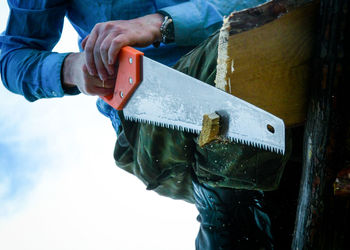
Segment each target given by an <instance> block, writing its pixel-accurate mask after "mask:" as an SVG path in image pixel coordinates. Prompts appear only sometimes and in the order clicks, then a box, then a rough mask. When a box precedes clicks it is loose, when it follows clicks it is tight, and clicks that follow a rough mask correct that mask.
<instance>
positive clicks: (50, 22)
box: [0, 0, 79, 101]
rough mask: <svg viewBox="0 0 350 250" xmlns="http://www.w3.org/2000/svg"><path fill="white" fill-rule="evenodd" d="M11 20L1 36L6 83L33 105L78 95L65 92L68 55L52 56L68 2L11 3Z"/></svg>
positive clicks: (0, 66)
mask: <svg viewBox="0 0 350 250" xmlns="http://www.w3.org/2000/svg"><path fill="white" fill-rule="evenodd" d="M8 3H9V7H10V13H9V19H8V24H7V28H6V30H5V31H4V32H3V33H2V34H1V35H0V70H1V77H2V82H3V84H4V85H5V87H6V88H7V89H9V90H10V91H12V92H14V93H17V94H20V95H23V96H24V97H25V98H26V99H27V100H29V101H35V100H37V99H39V98H50V97H61V96H63V95H64V94H65V93H66V94H77V93H79V91H78V90H77V88H73V89H70V90H69V91H66V92H65V91H64V90H63V88H62V84H61V68H62V64H63V61H64V59H65V57H66V56H67V55H68V53H54V52H51V50H52V49H53V47H54V46H55V45H56V43H57V42H58V40H59V38H60V36H61V32H62V28H63V20H64V16H65V14H66V9H67V4H66V3H65V1H62V0H61V1H59V0H50V1H18V0H9V1H8Z"/></svg>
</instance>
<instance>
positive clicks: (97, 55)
mask: <svg viewBox="0 0 350 250" xmlns="http://www.w3.org/2000/svg"><path fill="white" fill-rule="evenodd" d="M103 41H104V37H103V36H101V35H100V36H99V37H98V38H97V40H96V43H95V47H94V52H93V55H94V62H95V67H96V70H97V74H98V76H99V77H100V79H101V80H107V79H108V72H107V70H106V68H105V66H104V64H103V62H102V58H101V44H102V42H103Z"/></svg>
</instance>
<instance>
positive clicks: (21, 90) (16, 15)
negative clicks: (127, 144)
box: [0, 0, 266, 129]
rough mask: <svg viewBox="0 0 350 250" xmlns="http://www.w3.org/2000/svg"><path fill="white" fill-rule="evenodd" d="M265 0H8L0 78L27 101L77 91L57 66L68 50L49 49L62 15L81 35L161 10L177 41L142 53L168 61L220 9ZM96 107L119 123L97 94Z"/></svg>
mask: <svg viewBox="0 0 350 250" xmlns="http://www.w3.org/2000/svg"><path fill="white" fill-rule="evenodd" d="M265 1H266V0H236V1H224V0H207V1H204V0H191V1H185V0H152V1H149V0H27V1H23V0H8V4H9V7H10V13H9V19H8V24H7V28H6V30H5V31H4V32H3V33H2V34H1V35H0V70H1V77H2V82H3V84H4V85H5V87H6V88H7V89H9V90H10V91H12V92H14V93H17V94H20V95H23V96H24V97H25V98H26V99H27V100H28V101H35V100H37V99H40V98H51V97H62V96H64V95H65V94H78V93H79V91H78V90H77V89H76V88H73V89H70V90H66V91H65V90H63V88H62V85H61V68H62V64H63V61H64V59H65V57H66V56H67V55H68V53H54V52H51V50H52V49H53V47H54V46H55V45H56V43H57V42H58V40H59V38H60V35H61V31H62V27H63V20H64V17H65V16H66V17H67V18H68V19H69V21H70V22H71V23H72V25H73V27H74V28H75V30H76V31H77V33H78V34H79V37H80V41H82V39H84V38H85V37H86V36H87V35H88V34H89V33H90V31H91V30H92V28H93V27H94V25H95V24H96V23H99V22H105V21H109V20H128V19H133V18H136V17H140V16H144V15H147V14H152V13H155V12H157V11H163V12H165V13H167V14H169V15H170V16H171V17H172V19H173V22H174V28H175V43H174V44H169V45H162V46H161V47H160V48H154V47H153V46H149V47H147V48H142V49H140V50H142V51H143V52H144V53H145V56H148V57H150V58H152V59H154V60H157V61H159V62H161V63H164V64H167V65H172V64H174V63H175V62H176V61H177V60H178V59H179V58H180V57H181V56H182V55H184V54H185V53H187V52H188V51H189V50H190V49H192V48H193V46H195V45H197V44H198V43H199V42H201V41H202V40H204V39H205V38H206V37H208V36H209V35H210V34H211V33H212V32H213V31H215V30H216V29H218V28H219V27H220V26H221V24H222V18H223V15H227V14H229V13H230V12H232V11H233V10H240V9H243V8H248V7H252V6H255V5H257V4H260V3H263V2H265ZM98 107H99V110H100V111H101V112H102V113H103V114H105V115H107V116H108V117H110V118H111V120H112V123H113V126H114V127H115V128H116V129H117V128H118V127H119V124H120V121H119V117H118V115H117V113H116V111H115V110H113V109H112V108H111V107H109V106H108V105H107V104H106V103H104V102H103V101H102V100H101V99H99V100H98Z"/></svg>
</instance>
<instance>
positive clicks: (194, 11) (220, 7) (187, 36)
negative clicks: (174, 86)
mask: <svg viewBox="0 0 350 250" xmlns="http://www.w3.org/2000/svg"><path fill="white" fill-rule="evenodd" d="M266 1H267V0H234V1H227V0H207V1H205V0H192V1H187V2H184V3H181V4H178V5H173V6H169V7H165V8H162V9H160V11H159V12H160V13H164V14H167V15H169V16H171V18H172V19H173V22H174V31H175V43H176V44H177V45H179V46H191V45H197V44H199V43H200V42H201V41H203V40H204V39H205V38H207V37H208V36H209V35H210V34H212V33H213V32H214V31H216V30H217V29H219V28H220V27H221V25H222V21H223V16H225V15H229V14H230V13H231V12H233V11H239V10H242V9H246V8H251V7H254V6H257V5H259V4H262V3H264V2H266Z"/></svg>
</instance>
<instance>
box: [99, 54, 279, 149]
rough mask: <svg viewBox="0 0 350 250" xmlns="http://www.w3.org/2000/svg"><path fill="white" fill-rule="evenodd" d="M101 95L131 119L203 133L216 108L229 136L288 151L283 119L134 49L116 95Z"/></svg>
mask: <svg viewBox="0 0 350 250" xmlns="http://www.w3.org/2000/svg"><path fill="white" fill-rule="evenodd" d="M102 98H103V99H104V100H105V101H106V102H107V103H108V104H109V105H111V106H112V107H114V108H115V109H117V110H123V114H124V117H125V118H126V119H128V120H132V121H136V122H144V123H149V124H154V125H157V126H162V127H167V128H172V129H178V130H183V131H188V132H192V133H198V134H199V133H200V131H201V129H202V120H203V115H204V114H211V113H214V112H216V113H218V114H219V115H220V117H221V118H222V117H223V118H224V124H225V125H224V126H225V129H224V134H223V136H225V137H227V138H228V139H229V140H231V141H234V142H237V143H242V144H246V145H250V146H253V147H258V148H262V149H265V150H270V151H273V152H278V153H284V150H285V127H284V123H283V121H282V120H281V119H280V118H278V117H276V116H274V115H272V114H270V113H268V112H266V111H264V110H262V109H260V108H258V107H256V106H254V105H252V104H250V103H248V102H246V101H243V100H241V99H239V98H237V97H235V96H233V95H231V94H228V93H226V92H224V91H222V90H220V89H218V88H215V87H213V86H210V85H209V84H207V83H204V82H202V81H199V80H197V79H195V78H193V77H190V76H188V75H186V74H183V73H181V72H179V71H176V70H174V69H172V68H170V67H167V66H165V65H163V64H160V63H158V62H156V61H153V60H151V59H149V58H147V57H145V56H143V53H142V52H140V51H138V50H135V49H133V48H131V47H124V48H122V49H121V51H120V53H119V65H118V74H117V80H116V84H115V89H114V94H113V95H110V96H105V97H102ZM220 125H221V124H220Z"/></svg>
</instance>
